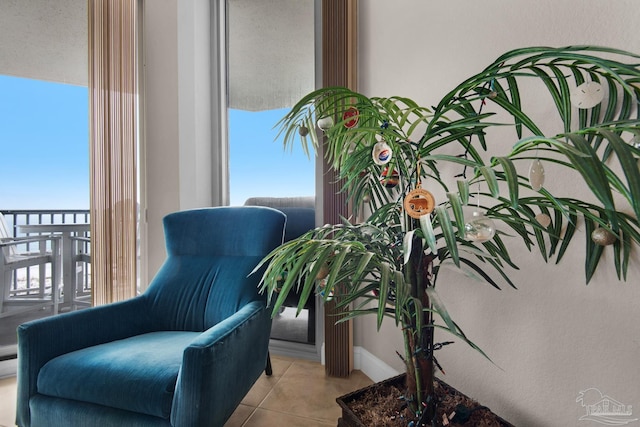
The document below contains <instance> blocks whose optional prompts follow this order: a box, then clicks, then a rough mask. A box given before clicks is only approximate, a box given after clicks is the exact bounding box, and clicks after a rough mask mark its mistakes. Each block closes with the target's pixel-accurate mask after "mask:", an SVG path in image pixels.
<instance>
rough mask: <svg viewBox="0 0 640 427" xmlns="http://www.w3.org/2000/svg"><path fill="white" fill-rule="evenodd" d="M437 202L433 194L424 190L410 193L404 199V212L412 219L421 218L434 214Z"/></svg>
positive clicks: (417, 189)
mask: <svg viewBox="0 0 640 427" xmlns="http://www.w3.org/2000/svg"><path fill="white" fill-rule="evenodd" d="M435 206H436V201H435V199H434V198H433V194H431V193H429V192H428V191H427V190H424V189H422V188H416V189H415V190H411V191H409V194H407V195H406V196H405V198H404V210H405V211H407V215H409V216H410V217H411V218H416V219H417V218H420V217H421V216H422V215H428V214H430V213H431V212H433V209H434V208H435Z"/></svg>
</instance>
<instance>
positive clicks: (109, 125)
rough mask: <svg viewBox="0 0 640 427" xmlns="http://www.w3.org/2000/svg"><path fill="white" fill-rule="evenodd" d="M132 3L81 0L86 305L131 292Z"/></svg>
mask: <svg viewBox="0 0 640 427" xmlns="http://www.w3.org/2000/svg"><path fill="white" fill-rule="evenodd" d="M138 9H139V7H138V0H89V4H88V15H89V16H88V19H89V25H88V31H89V115H90V117H89V123H90V125H89V128H90V131H89V132H90V136H89V141H90V142H89V143H90V167H91V183H90V185H91V207H90V209H91V245H92V247H91V258H92V261H91V262H92V265H91V276H92V277H91V281H92V288H93V304H94V305H101V304H106V303H110V302H114V301H120V300H123V299H127V298H131V297H133V296H135V295H136V247H137V245H136V241H137V230H136V224H137V194H136V189H137V183H136V176H137V172H136V165H137V158H136V157H137V156H136V147H137V145H136V142H137V138H136V136H137V125H138V116H137V102H138V100H137V93H138V87H137V76H138V68H137V56H138V53H137V46H138V33H137V27H138V25H137V24H138V12H139V11H138Z"/></svg>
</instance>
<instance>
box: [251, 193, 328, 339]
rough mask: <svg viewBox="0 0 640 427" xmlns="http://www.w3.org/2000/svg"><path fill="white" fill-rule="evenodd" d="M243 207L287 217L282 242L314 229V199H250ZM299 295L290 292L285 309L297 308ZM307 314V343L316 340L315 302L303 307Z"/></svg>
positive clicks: (309, 302)
mask: <svg viewBox="0 0 640 427" xmlns="http://www.w3.org/2000/svg"><path fill="white" fill-rule="evenodd" d="M244 204H245V206H267V207H271V208H274V209H278V210H279V211H281V212H282V213H284V214H285V215H286V216H287V225H286V228H285V232H284V241H285V242H288V241H289V240H292V239H295V238H296V237H300V236H302V235H303V234H304V233H306V232H307V231H309V230H312V229H314V228H315V224H316V210H315V198H314V197H311V196H303V197H251V198H249V199H247V200H246V201H245V202H244ZM299 300H300V295H299V293H297V292H295V291H294V292H290V293H289V295H287V299H286V300H285V302H284V306H285V307H297V306H298V302H299ZM304 308H305V309H307V310H308V312H309V317H308V321H307V342H308V343H314V342H315V340H316V300H315V298H309V299H308V300H307V302H306V303H305V306H304Z"/></svg>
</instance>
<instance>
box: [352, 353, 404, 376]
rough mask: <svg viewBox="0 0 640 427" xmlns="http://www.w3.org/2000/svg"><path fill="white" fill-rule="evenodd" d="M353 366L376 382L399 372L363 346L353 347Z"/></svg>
mask: <svg viewBox="0 0 640 427" xmlns="http://www.w3.org/2000/svg"><path fill="white" fill-rule="evenodd" d="M353 367H354V368H355V369H358V370H360V371H362V373H363V374H365V375H366V376H368V377H369V378H371V380H372V381H373V382H376V383H377V382H378V381H382V380H386V379H387V378H390V377H394V376H396V375H399V374H400V373H401V372H398V371H397V370H395V369H394V368H392V367H391V366H389V365H387V364H386V363H385V362H383V361H382V360H380V359H378V358H377V357H376V356H374V355H373V354H371V353H369V352H368V351H367V350H366V349H365V348H363V347H354V348H353Z"/></svg>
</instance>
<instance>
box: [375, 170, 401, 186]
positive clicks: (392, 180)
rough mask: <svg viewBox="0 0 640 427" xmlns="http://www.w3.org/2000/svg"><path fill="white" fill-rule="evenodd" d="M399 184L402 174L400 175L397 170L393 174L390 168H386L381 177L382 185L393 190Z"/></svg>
mask: <svg viewBox="0 0 640 427" xmlns="http://www.w3.org/2000/svg"><path fill="white" fill-rule="evenodd" d="M399 182H400V174H399V173H398V171H397V170H395V169H394V170H393V171H392V172H391V173H389V168H388V167H386V168H384V170H383V171H382V174H381V176H380V183H381V184H382V185H384V186H385V187H387V188H393V187H395V186H396V185H398V183H399Z"/></svg>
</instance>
